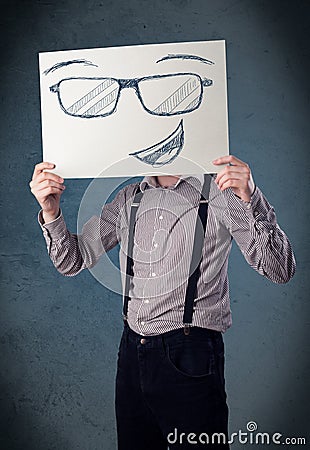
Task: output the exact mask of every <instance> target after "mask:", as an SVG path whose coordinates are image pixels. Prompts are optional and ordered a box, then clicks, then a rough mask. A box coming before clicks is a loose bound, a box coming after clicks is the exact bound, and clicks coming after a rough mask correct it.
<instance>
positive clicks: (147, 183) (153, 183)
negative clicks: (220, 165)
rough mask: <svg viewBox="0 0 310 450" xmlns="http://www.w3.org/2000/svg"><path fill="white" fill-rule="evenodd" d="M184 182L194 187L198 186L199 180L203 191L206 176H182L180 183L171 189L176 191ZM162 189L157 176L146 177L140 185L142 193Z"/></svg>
mask: <svg viewBox="0 0 310 450" xmlns="http://www.w3.org/2000/svg"><path fill="white" fill-rule="evenodd" d="M184 180H186V181H187V182H188V183H190V184H194V185H196V183H197V180H198V182H199V188H200V189H201V187H202V185H203V181H204V176H203V174H198V175H181V176H180V178H179V179H178V181H177V182H176V184H174V185H172V186H170V187H169V189H175V188H176V187H178V186H179V184H180V183H181V182H182V181H184ZM190 180H191V181H190ZM161 187H162V186H160V185H159V184H158V182H157V178H156V176H146V177H144V178H143V180H142V181H141V183H140V189H141V191H142V192H144V191H145V190H146V189H150V188H161Z"/></svg>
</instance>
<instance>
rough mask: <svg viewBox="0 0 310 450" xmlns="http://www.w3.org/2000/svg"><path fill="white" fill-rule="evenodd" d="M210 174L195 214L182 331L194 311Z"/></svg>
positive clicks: (205, 224)
mask: <svg viewBox="0 0 310 450" xmlns="http://www.w3.org/2000/svg"><path fill="white" fill-rule="evenodd" d="M210 184H211V175H205V176H204V184H203V187H202V191H201V196H200V205H199V209H198V214H197V220H196V227H195V236H194V244H193V252H192V260H191V264H190V269H189V274H190V276H189V279H188V284H187V289H186V294H185V305H184V314H183V324H184V327H185V328H184V331H185V333H186V334H188V333H189V326H190V325H191V323H192V318H193V313H194V300H195V297H196V295H197V282H198V279H199V275H200V263H201V259H202V249H203V243H204V237H205V231H206V226H207V220H208V205H209V193H210Z"/></svg>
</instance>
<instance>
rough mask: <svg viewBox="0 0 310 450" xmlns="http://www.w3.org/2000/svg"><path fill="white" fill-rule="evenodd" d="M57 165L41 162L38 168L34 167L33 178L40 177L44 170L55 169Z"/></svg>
mask: <svg viewBox="0 0 310 450" xmlns="http://www.w3.org/2000/svg"><path fill="white" fill-rule="evenodd" d="M55 167H56V166H55V164H53V163H50V162H45V161H43V162H41V163H39V164H36V166H35V167H34V171H33V177H32V178H34V177H36V176H37V175H39V174H40V173H41V172H42V171H43V170H44V169H55Z"/></svg>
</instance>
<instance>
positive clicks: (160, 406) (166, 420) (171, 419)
mask: <svg viewBox="0 0 310 450" xmlns="http://www.w3.org/2000/svg"><path fill="white" fill-rule="evenodd" d="M116 419H117V434H118V449H119V450H167V448H168V446H169V449H173V450H177V449H179V450H188V449H202V448H203V449H205V448H212V449H213V448H214V449H218V450H219V449H221V450H224V449H225V450H227V449H229V445H228V444H227V443H226V444H225V443H223V440H224V439H225V438H226V442H227V435H228V432H227V425H228V407H227V404H226V393H225V380H224V345H223V339H222V335H221V333H220V332H217V331H213V330H207V329H203V328H198V327H192V328H191V329H190V334H189V335H185V334H184V331H183V328H182V329H179V330H175V331H170V332H168V333H164V334H161V335H158V336H150V337H147V336H146V337H145V336H140V335H138V334H136V333H135V332H133V331H132V330H131V329H130V328H129V327H128V325H125V328H124V332H123V335H122V339H121V343H120V347H119V354H118V363H117V377H116ZM214 433H217V434H214ZM212 435H213V436H212ZM212 438H213V444H212ZM208 440H209V444H208V443H207V442H208ZM224 442H225V441H224Z"/></svg>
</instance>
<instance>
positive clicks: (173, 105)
mask: <svg viewBox="0 0 310 450" xmlns="http://www.w3.org/2000/svg"><path fill="white" fill-rule="evenodd" d="M200 44H201V43H200ZM167 45H168V44H165V45H163V44H162V45H158V46H143V47H136V48H134V47H126V48H116V49H95V50H93V51H90V50H89V51H88V53H93V54H95V51H96V50H97V51H98V50H101V51H103V52H104V55H103V56H104V58H103V59H101V60H102V64H100V61H99V59H100V58H97V59H92V60H90V59H84V58H82V59H81V58H75V59H68V60H64V59H63V58H61V60H60V59H58V60H57V62H56V63H55V62H54V64H52V65H51V66H49V67H46V66H45V70H44V72H43V74H44V75H42V77H41V96H42V98H43V92H42V84H44V85H45V86H46V83H42V80H45V78H48V77H50V78H53V81H55V80H56V81H57V82H56V83H51V84H49V86H48V87H49V95H50V97H52V99H53V109H54V110H55V106H56V104H57V103H58V110H59V111H60V113H61V116H62V117H61V119H62V122H66V121H67V122H68V124H69V126H70V129H71V128H72V127H73V124H75V127H76V129H77V131H76V132H77V133H78V135H79V136H80V137H81V140H80V141H79V143H81V142H83V141H84V142H85V143H87V142H89V144H92V145H94V143H95V141H96V143H95V146H96V148H97V149H98V143H99V145H101V147H102V150H103V151H104V148H107V145H106V142H110V143H112V148H114V149H115V150H116V152H117V150H118V149H119V148H121V149H122V152H121V154H120V158H122V157H124V156H125V155H124V154H123V153H124V149H125V145H126V147H127V149H126V156H128V155H130V156H132V157H133V158H135V160H136V162H137V163H138V164H140V165H141V164H142V165H144V166H145V167H147V168H148V170H149V169H150V168H153V169H156V168H160V167H162V166H166V165H171V164H172V163H173V161H175V160H176V158H177V157H178V155H179V154H180V152H181V151H182V150H183V148H184V147H185V144H186V143H187V134H188V130H187V117H189V116H195V115H196V116H197V111H198V109H200V108H201V106H202V105H203V104H204V102H205V92H204V91H205V89H206V88H208V87H211V86H213V80H212V79H211V78H209V77H207V76H206V74H205V73H206V72H208V70H207V69H209V68H210V67H212V66H214V65H215V62H214V61H212V60H211V59H208V58H206V57H204V56H201V55H197V54H192V53H168V55H166V56H162V53H161V56H160V58H154V57H155V56H157V55H158V54H159V48H160V47H163V46H167ZM171 45H172V44H169V45H168V46H171ZM175 45H178V44H175ZM196 45H197V44H196ZM183 46H184V44H183ZM145 47H152V50H153V51H152V52H151V53H154V48H153V47H155V50H156V51H155V54H154V56H153V58H154V59H153V62H151V63H150V62H149V63H148V64H146V63H145V60H143V63H141V60H140V57H139V51H138V50H140V52H141V50H142V49H143V50H145ZM120 49H121V50H123V52H124V51H127V55H126V62H127V64H126V65H125V66H123V65H122V63H121V62H120V61H117V53H119V50H120ZM133 49H135V52H134V53H132V50H133ZM107 50H110V51H111V50H114V54H111V53H110V55H107ZM129 50H131V52H130V51H129ZM160 50H161V49H160ZM117 51H118V52H117ZM128 51H129V53H130V55H128ZM73 52H74V55H73V56H75V55H76V52H78V51H73ZM80 52H81V53H83V52H87V51H86V50H85V51H82V50H81V51H80ZM115 52H116V53H115ZM205 52H206V49H204V53H205ZM58 53H71V52H58ZM81 53H80V54H81ZM144 54H145V52H144ZM43 55H46V54H43ZM47 55H51V54H47ZM40 56H41V55H40ZM61 56H63V55H61ZM70 56H71V55H70ZM107 56H110V61H109V58H107ZM111 56H112V57H111ZM137 56H138V58H137ZM140 56H141V55H140ZM144 57H145V56H144ZM137 59H138V61H139V63H138V64H137ZM146 59H147V60H148V61H149V60H150V57H148V58H146ZM108 61H109V63H108V64H107V62H108ZM116 61H117V62H118V64H116ZM121 61H122V60H121ZM97 62H98V63H97ZM113 62H114V67H113ZM135 63H136V65H137V67H134V64H135ZM159 63H160V64H159ZM171 63H173V66H171ZM41 65H42V64H41ZM163 66H165V67H163ZM107 67H109V69H108V70H107ZM158 67H160V70H158ZM181 67H182V70H180V68H181ZM198 67H199V69H200V72H204V73H203V74H202V73H198V71H196V70H195V71H193V70H191V69H193V68H195V69H197V68H198ZM169 68H170V70H169ZM185 68H186V69H187V70H184V69H185ZM155 69H156V71H155ZM202 69H203V70H202ZM68 70H69V71H70V76H63V74H64V73H65V71H66V72H67V74H68V73H69V72H68ZM86 71H87V76H86V75H85V74H86ZM91 71H94V75H93V76H91V75H90V73H91ZM159 71H160V72H161V73H158V72H159ZM209 71H210V70H209ZM120 73H121V74H122V75H123V74H128V73H129V74H130V77H128V78H127V77H126V78H123V76H119V74H120ZM88 74H89V75H88ZM56 75H58V78H56ZM132 93H133V94H134V95H132ZM128 94H130V95H128ZM44 98H47V95H46V91H45V92H44ZM55 100H56V104H55ZM48 103H49V104H50V105H51V103H52V100H51V99H49V101H48ZM43 106H44V105H43V103H42V115H43V118H44V111H45V109H44V107H43ZM59 111H58V112H59ZM57 118H59V120H60V116H59V114H57ZM185 121H186V122H185ZM57 128H58V127H57ZM189 128H190V127H189ZM54 129H55V128H54ZM87 129H88V134H85V135H84V136H83V137H82V135H81V130H87ZM43 130H44V128H43ZM98 130H101V131H99V132H98ZM189 134H190V132H189ZM95 138H96V139H95ZM74 140H75V139H74ZM117 146H119V147H117ZM97 153H98V151H97Z"/></svg>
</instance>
